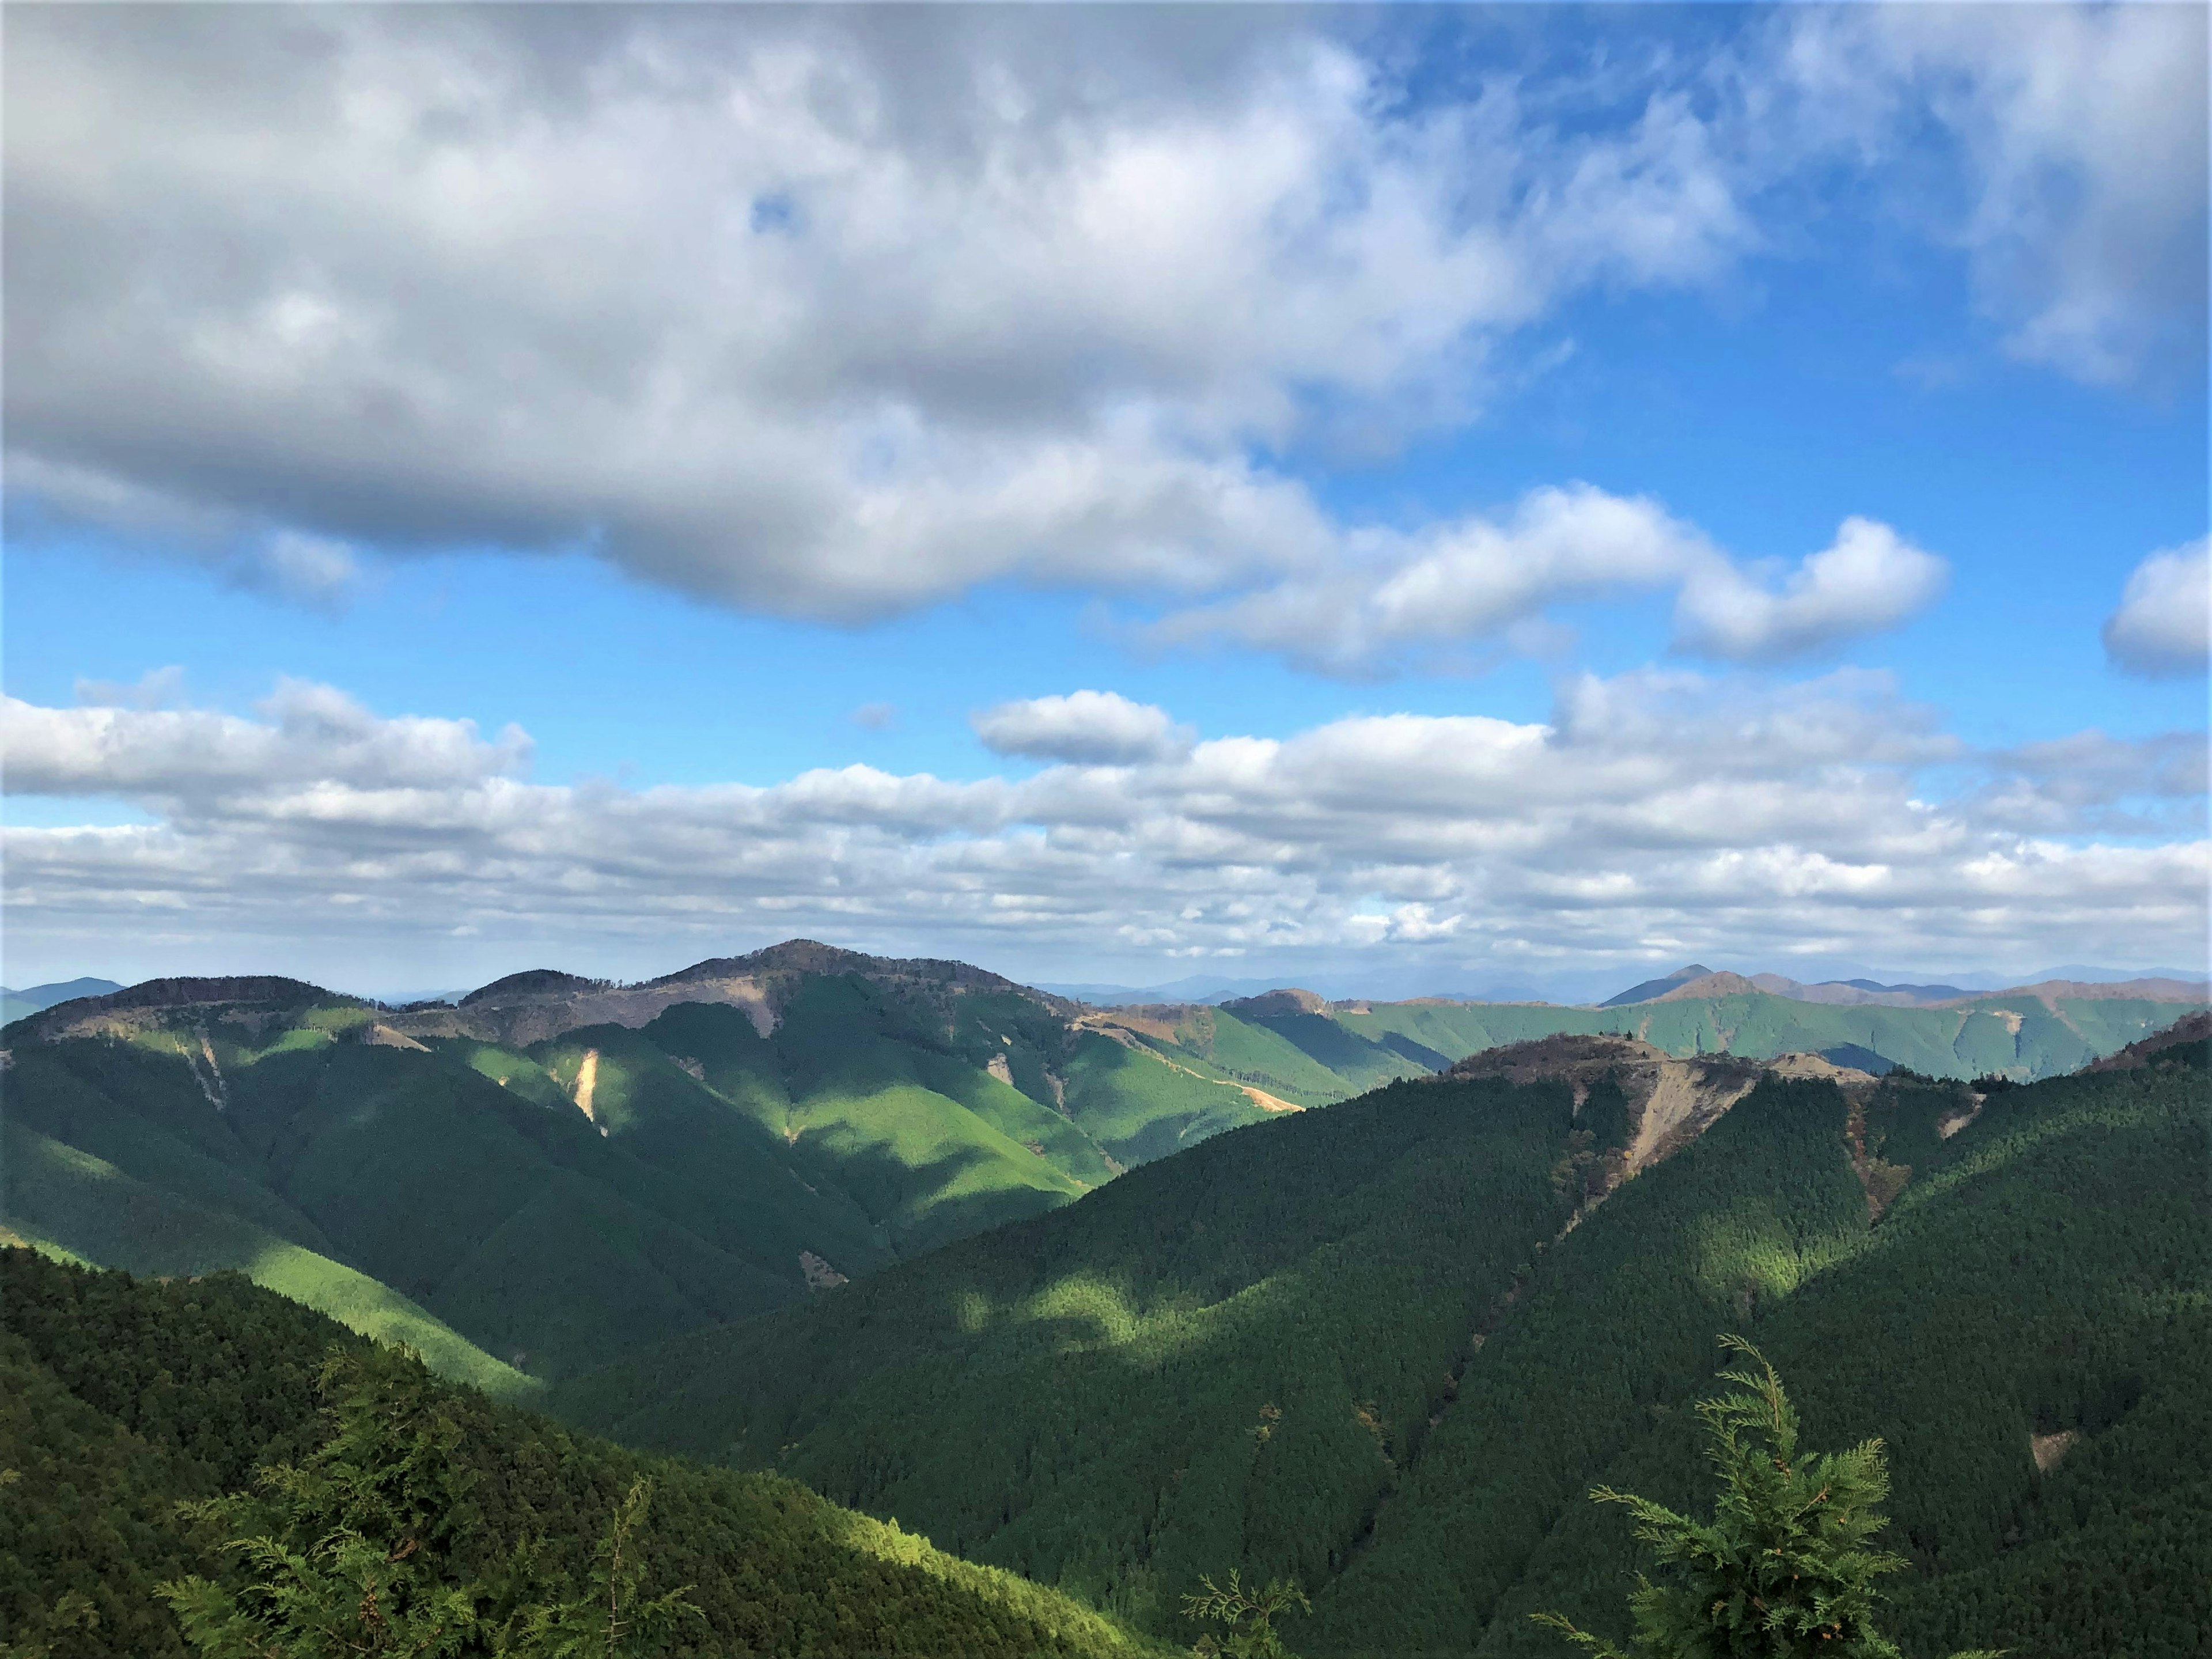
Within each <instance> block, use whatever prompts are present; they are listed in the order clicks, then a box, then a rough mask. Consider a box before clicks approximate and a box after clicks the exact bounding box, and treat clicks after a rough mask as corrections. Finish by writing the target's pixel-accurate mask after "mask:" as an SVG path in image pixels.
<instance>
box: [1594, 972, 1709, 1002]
mask: <svg viewBox="0 0 2212 1659" xmlns="http://www.w3.org/2000/svg"><path fill="white" fill-rule="evenodd" d="M1712 971H1713V970H1712V969H1710V968H1708V967H1706V966H1705V963H1702V962H1693V963H1691V964H1690V965H1689V966H1688V967H1686V968H1677V969H1675V970H1674V972H1673V973H1671V974H1667V975H1662V976H1661V977H1660V978H1658V979H1647V980H1645V981H1643V982H1642V983H1641V984H1638V985H1632V986H1630V987H1628V988H1627V989H1626V991H1623V992H1622V993H1621V994H1620V995H1618V996H1613V997H1607V999H1606V1000H1604V1001H1603V1002H1601V1003H1599V1004H1598V1006H1599V1007H1601V1008H1620V1007H1626V1006H1627V1005H1628V1004H1630V1003H1632V1002H1656V1001H1657V1000H1659V999H1660V998H1661V997H1663V996H1665V995H1666V994H1667V993H1668V992H1669V991H1671V990H1673V989H1674V987H1676V986H1678V985H1686V984H1687V983H1689V981H1692V980H1697V979H1705V978H1707V977H1709V976H1710V975H1711V973H1712Z"/></svg>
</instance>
